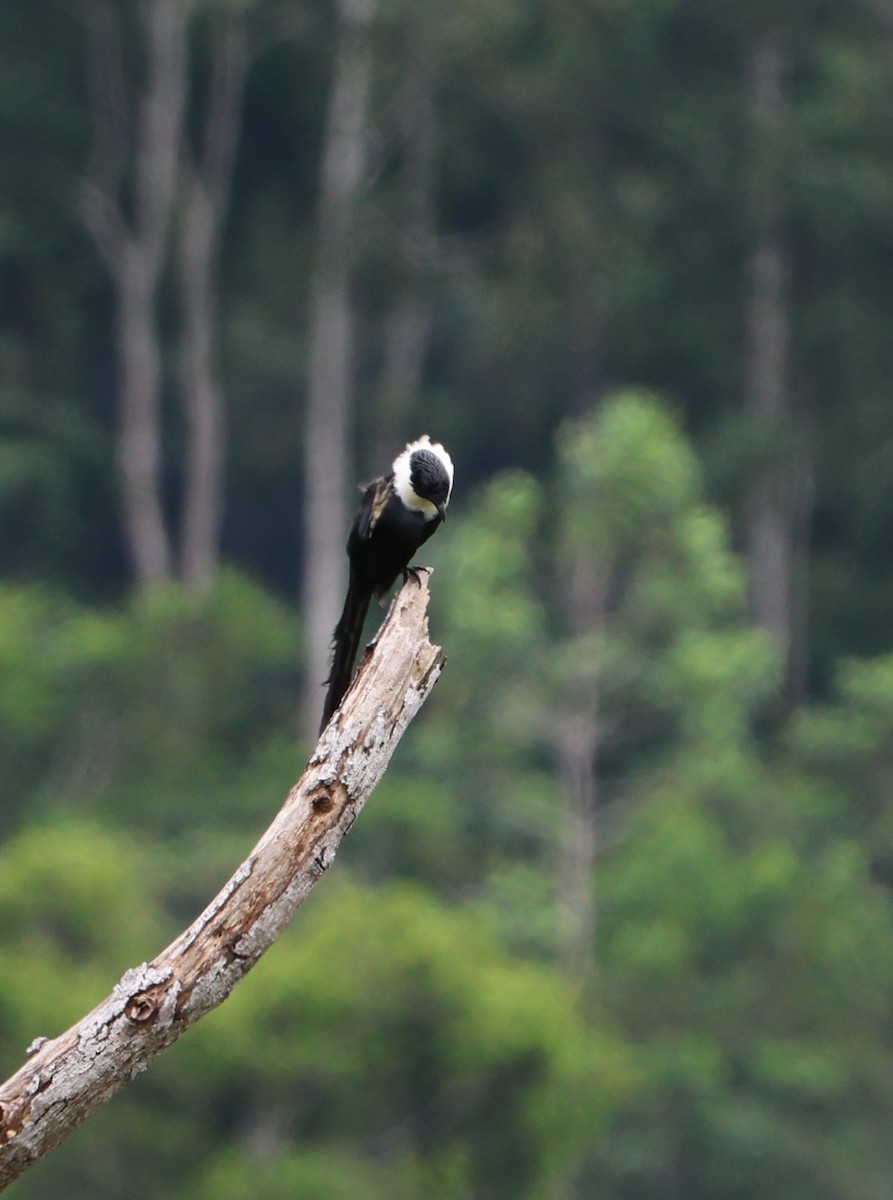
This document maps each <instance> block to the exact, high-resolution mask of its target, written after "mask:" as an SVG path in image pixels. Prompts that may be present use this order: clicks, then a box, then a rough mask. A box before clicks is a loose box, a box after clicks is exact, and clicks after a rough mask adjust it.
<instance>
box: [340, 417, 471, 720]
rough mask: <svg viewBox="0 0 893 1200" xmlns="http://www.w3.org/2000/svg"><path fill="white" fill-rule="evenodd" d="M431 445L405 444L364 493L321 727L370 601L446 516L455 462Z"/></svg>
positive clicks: (350, 663) (344, 678)
mask: <svg viewBox="0 0 893 1200" xmlns="http://www.w3.org/2000/svg"><path fill="white" fill-rule="evenodd" d="M429 446H430V442H429V441H428V439H427V438H423V439H421V440H420V441H419V442H414V443H412V444H411V445H410V446H407V448H406V451H405V452H404V453H403V454H402V455H400V456H399V457H398V458H397V460H396V461H395V462H394V470H393V471H392V472H391V473H390V474H389V475H384V476H382V478H380V479H376V480H374V481H373V482H372V483H370V484H369V486H368V487H367V488H366V490H365V492H364V493H363V499H362V501H361V503H360V508H359V511H358V512H357V515H356V517H355V518H354V522H353V525H352V526H351V529H350V535H349V536H348V539H347V557H348V559H349V561H350V582H349V585H348V588H347V597H346V599H345V601H344V609H343V611H342V613H341V619H340V620H339V622H338V624H337V625H336V626H335V634H334V637H333V654H332V670H331V672H330V674H329V678H328V691H327V692H326V699H325V705H324V707H323V715H322V724H321V726H320V731H322V729H324V728H325V727H326V725H327V724H328V723H329V718H330V717H331V716H332V713H334V711H335V709H336V708H337V707H338V705H339V704H340V703H341V700H342V698H343V696H344V693H345V692H346V691H347V688H348V686H349V684H350V680H351V676H352V674H353V667H354V662H355V660H356V656H357V650H358V649H359V645H360V638H361V637H362V635H363V625H364V624H365V621H366V613H367V611H368V609H369V601H370V600H371V599H372V597H373V596H376V597H377V598H379V599H380V598H381V597H382V596H384V594H385V593H386V592H387V591H388V589H389V588H390V587H391V585H392V584H393V583H394V582H395V580H396V579H397V577H398V575H400V574H401V573H403V572H405V571H406V569H407V567H408V566H409V563H410V560H411V559H412V557H413V555H414V554H415V553H416V551H417V550H418V548H419V547H420V546H422V545H423V544H424V543H425V542H426V541H427V540H428V538H429V537H430V536H431V534H432V533H433V532H434V530H435V529H436V528H437V527H438V525H440V524H441V523H442V522H443V520H444V516H445V513H446V506H447V503H448V501H449V496H450V489H451V487H452V463H451V462H450V458H449V455H448V454H446V452H445V451H444V450H443V447H441V446H439V445H438V446H436V447H434V448H433V449H429V448H428V447H429Z"/></svg>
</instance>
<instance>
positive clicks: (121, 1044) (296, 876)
mask: <svg viewBox="0 0 893 1200" xmlns="http://www.w3.org/2000/svg"><path fill="white" fill-rule="evenodd" d="M427 606H428V586H427V579H426V573H425V572H424V571H423V572H421V573H420V576H419V580H418V582H416V580H415V579H410V580H409V581H408V582H407V583H406V584H405V585H404V587H403V588H402V590H401V591H400V592H399V593H398V594H397V596H396V597H395V599H394V601H393V603H392V604H391V608H390V611H389V612H388V615H387V617H386V618H385V621H384V623H383V625H382V628H381V632H380V634H379V636H378V639H377V641H376V643H375V644H374V645H373V646H372V647H370V649H369V650H367V652H366V656H365V658H364V660H363V662H362V664H361V666H360V670H359V672H358V675H357V678H356V679H355V680H354V683H353V685H352V687H351V688H350V690H349V691H348V693H347V695H346V696H345V698H344V701H343V702H342V705H341V708H340V709H339V710H338V712H337V713H336V714H335V716H334V717H333V718H332V720H331V721H330V722H329V725H328V726H327V728H326V730H325V732H324V733H323V735H322V737H321V738H320V740H319V743H318V745H317V747H316V750H315V751H314V753H313V755H312V757H311V758H310V761H309V763H308V765H307V769H306V770H305V772H304V774H303V776H302V777H301V779H300V780H299V781H298V783H296V784H295V786H294V788H292V790H291V792H290V793H289V796H288V798H287V799H286V801H285V804H284V805H283V807H282V809H281V810H280V812H279V814H278V815H277V817H276V818H275V820H274V821H273V823H272V824H271V825H270V827H269V829H268V830H267V831H266V833H265V834H264V835H263V837H262V838H261V839H260V841H259V842H258V843H257V845H256V846H255V848H254V849H253V850H252V852H251V853H250V854H249V856H248V858H246V859H245V861H244V862H243V863H242V865H241V866H240V867H239V868H238V870H237V871H236V872H235V874H234V875H233V876H232V878H231V879H230V880H229V882H228V883H227V884H226V885H225V886H224V887H223V889H222V890H221V891H220V892H219V893H218V895H217V896H216V897H215V899H214V900H212V901H211V903H210V904H209V905H208V907H207V908H206V909H205V911H204V912H203V913H202V914H201V916H200V917H199V918H198V919H197V920H196V921H195V922H193V924H192V925H191V926H190V927H189V928H188V929H187V930H185V931H184V932H183V933H182V934H180V936H179V937H178V938H176V940H175V941H173V942H172V943H171V944H170V945H169V946H168V947H167V948H166V949H165V950H163V951H162V952H161V953H160V954H159V955H158V956H157V957H156V958H155V959H153V960H152V962H149V963H143V964H142V965H141V966H138V967H134V968H132V969H131V970H129V971H126V972H125V973H124V975H123V977H122V978H121V979H120V981H119V982H118V983H117V984H116V985H115V987H114V990H113V991H112V993H111V995H110V996H108V997H107V998H106V999H105V1000H104V1001H103V1002H102V1003H101V1004H100V1005H98V1007H96V1008H95V1009H94V1010H93V1011H92V1012H91V1013H89V1014H88V1015H87V1016H85V1017H84V1018H83V1019H82V1020H81V1021H79V1022H78V1023H77V1024H76V1025H74V1026H72V1028H71V1029H69V1030H68V1031H67V1032H66V1033H63V1034H62V1035H61V1036H60V1037H57V1038H54V1039H53V1040H52V1041H46V1040H44V1039H36V1041H35V1042H34V1043H32V1047H31V1048H29V1053H31V1051H32V1050H33V1051H34V1052H33V1053H31V1057H30V1058H29V1059H28V1061H27V1062H26V1063H25V1065H24V1066H23V1067H22V1068H21V1069H20V1070H19V1071H18V1072H17V1073H16V1074H15V1075H13V1076H12V1078H11V1079H9V1080H8V1081H7V1082H6V1083H5V1084H3V1085H2V1087H0V1190H2V1189H3V1188H5V1187H6V1186H7V1185H8V1184H10V1183H12V1181H13V1180H14V1179H16V1178H18V1176H19V1175H20V1174H21V1173H22V1172H23V1171H24V1170H25V1169H26V1168H27V1167H29V1166H30V1165H31V1164H32V1163H34V1162H37V1161H38V1160H39V1159H41V1158H43V1157H44V1155H46V1154H47V1153H48V1152H49V1151H50V1150H51V1149H52V1148H53V1147H54V1146H56V1145H57V1144H58V1143H59V1142H61V1141H62V1139H63V1138H65V1137H66V1136H67V1135H68V1134H69V1133H71V1131H72V1130H73V1129H75V1127H76V1126H78V1125H79V1124H81V1122H82V1121H84V1120H86V1118H87V1117H89V1116H90V1115H91V1114H92V1113H93V1112H94V1111H96V1109H98V1108H99V1107H101V1105H103V1104H104V1103H105V1102H106V1100H108V1099H109V1098H110V1097H111V1096H112V1095H113V1094H114V1093H115V1092H117V1091H118V1090H119V1089H120V1088H122V1087H123V1086H124V1085H125V1084H126V1083H127V1082H128V1081H129V1080H130V1079H132V1078H133V1077H134V1076H135V1075H138V1074H139V1073H140V1072H141V1071H144V1070H145V1069H146V1067H147V1066H148V1065H149V1063H150V1062H151V1060H152V1059H153V1058H154V1057H155V1056H156V1055H157V1054H159V1053H160V1052H161V1051H162V1050H164V1049H165V1048H166V1047H167V1046H169V1045H170V1044H171V1043H172V1042H174V1041H175V1040H176V1039H177V1038H178V1037H179V1036H180V1034H181V1033H182V1032H183V1031H184V1030H185V1029H188V1028H189V1026H190V1025H192V1024H194V1022H195V1021H197V1020H198V1019H199V1018H200V1017H202V1016H204V1015H205V1013H207V1012H210V1011H211V1009H213V1008H215V1007H216V1006H217V1005H218V1004H220V1003H221V1002H222V1001H223V1000H225V999H226V997H227V996H228V995H229V993H230V992H231V991H232V989H233V988H234V987H235V985H236V984H237V983H238V982H239V980H240V979H241V978H242V977H243V975H245V974H246V973H247V972H248V971H249V970H250V969H251V967H253V966H254V964H255V963H256V962H257V961H258V959H259V958H260V956H261V955H262V954H263V953H264V951H265V950H267V949H268V947H269V946H270V945H272V943H273V942H274V941H275V940H276V938H277V937H278V936H279V934H280V933H281V932H282V930H283V929H284V928H285V926H286V925H287V924H288V922H289V920H290V919H291V917H292V915H293V913H294V911H295V909H296V908H297V907H298V905H299V904H300V903H301V902H302V901H303V900H304V898H305V897H306V896H307V895H308V893H309V892H310V890H311V889H312V887H313V886H314V884H315V883H316V882H317V880H318V879H319V878H320V877H321V876H322V875H323V874H324V872H325V871H326V869H327V868H328V867H329V866H330V865H331V863H332V861H333V859H334V857H335V854H336V851H337V849H338V847H339V845H340V844H341V839H342V838H343V837H344V835H345V834H346V833H347V831H348V830H349V829H350V827H351V825H352V824H353V822H354V821H355V820H356V817H357V815H358V813H359V812H360V810H361V809H362V808H363V805H364V804H365V802H366V800H367V798H368V796H369V794H370V793H371V792H372V790H373V788H374V787H375V786H376V784H377V783H378V781H379V780H380V779H381V777H382V775H383V774H384V771H385V769H386V767H387V765H388V762H389V760H390V757H391V755H392V753H393V751H394V749H395V747H396V745H397V743H398V742H399V741H400V738H401V737H402V735H403V732H404V730H405V729H406V727H407V725H408V724H409V722H410V721H411V720H412V718H413V717H414V716H415V714H416V713H417V712H418V710H419V708H420V707H421V705H422V704H423V703H424V701H425V699H426V698H427V696H428V693H429V691H430V690H431V688H432V687H433V685H434V684H435V683H436V681H437V679H438V677H439V675H440V672H441V670H442V669H443V662H444V659H443V655H442V653H441V650H440V647H439V646H434V645H432V644H431V642H430V641H429V640H428V627H427V617H426V610H427Z"/></svg>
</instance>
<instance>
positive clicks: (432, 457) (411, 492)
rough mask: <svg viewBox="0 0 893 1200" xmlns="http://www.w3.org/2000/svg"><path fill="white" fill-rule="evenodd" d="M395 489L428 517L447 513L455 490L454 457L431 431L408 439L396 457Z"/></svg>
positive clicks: (408, 502)
mask: <svg viewBox="0 0 893 1200" xmlns="http://www.w3.org/2000/svg"><path fill="white" fill-rule="evenodd" d="M393 470H394V490H395V491H396V493H397V495H398V496H399V497H400V499H401V500H402V501H403V503H404V504H405V505H406V507H407V508H411V509H414V510H415V511H416V512H420V513H421V514H422V516H423V517H424V518H425V520H426V521H431V520H433V519H434V518H435V517H437V516H439V517H440V518H441V520H442V519H443V518H444V517H445V515H446V507H447V505H448V504H449V502H450V492H451V491H452V490H453V460H452V459H451V458H450V456H449V454H448V453H447V451H446V450H444V448H443V446H442V445H441V444H440V442H432V441H431V439H430V437H429V436H428V435H427V433H425V434H423V435H422V436H421V437H420V438H419V440H418V441H417V442H408V443H407V446H406V449H405V450H404V451H403V453H402V454H398V455H397V457H396V458H395V459H394V467H393Z"/></svg>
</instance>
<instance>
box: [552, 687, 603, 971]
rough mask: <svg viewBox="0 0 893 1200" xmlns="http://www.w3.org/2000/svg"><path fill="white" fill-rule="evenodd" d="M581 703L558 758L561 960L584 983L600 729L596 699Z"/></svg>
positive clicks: (558, 744)
mask: <svg viewBox="0 0 893 1200" xmlns="http://www.w3.org/2000/svg"><path fill="white" fill-rule="evenodd" d="M580 701H581V708H580V709H578V710H576V711H573V712H569V713H567V714H566V716H565V719H564V721H563V722H562V724H561V727H560V729H558V731H557V734H556V737H555V741H554V753H555V758H556V762H557V766H558V776H559V779H560V780H561V786H562V789H563V791H564V806H565V807H564V819H563V822H562V838H561V862H560V869H559V875H558V899H559V939H560V946H561V956H562V962H563V965H564V968H565V970H566V971H567V973H568V975H570V976H571V977H572V978H574V979H577V980H585V979H586V978H587V977H588V976H589V975H590V973H591V971H592V966H593V963H594V950H595V861H596V854H597V852H598V832H597V829H598V827H597V814H598V794H597V782H596V775H595V756H596V751H597V749H598V725H597V722H596V719H595V711H594V704H593V703H592V698H591V697H587V698H585V699H584V698H583V697H581V698H580Z"/></svg>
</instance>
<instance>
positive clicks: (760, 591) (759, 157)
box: [746, 33, 809, 691]
mask: <svg viewBox="0 0 893 1200" xmlns="http://www.w3.org/2000/svg"><path fill="white" fill-rule="evenodd" d="M786 69H787V64H786V59H785V54H784V50H783V46H782V43H781V39H780V38H779V37H778V36H777V35H776V34H771V33H770V34H764V35H762V36H761V37H760V38H759V39H758V40H757V41H756V42H755V44H754V47H753V50H752V54H751V61H750V81H749V88H750V108H751V124H752V138H753V154H752V160H751V176H750V181H749V184H750V219H751V238H752V241H751V252H750V259H749V262H748V292H749V298H748V312H747V334H748V348H747V364H746V370H747V379H746V404H747V407H748V410H749V413H750V415H751V418H752V421H753V423H754V427H755V429H756V433H757V440H758V445H759V447H760V457H759V461H758V462H757V464H756V466H755V470H754V474H753V479H752V483H751V488H750V493H749V496H748V512H747V517H748V556H749V564H750V590H751V600H752V607H753V616H754V620H755V621H756V623H757V624H758V625H759V626H761V627H762V628H763V629H765V630H766V631H767V633H768V634H769V636H770V637H771V638H772V640H773V641H774V643H775V644H776V646H777V648H778V650H779V653H780V654H781V655H782V656H783V659H784V661H785V663H786V666H787V670H788V684H789V687H792V688H793V690H794V691H799V690H800V684H801V683H802V681H798V680H796V679H795V678H794V676H795V675H796V674H798V673H799V670H798V668H797V666H796V660H797V659H799V658H800V655H798V654H797V653H796V644H797V643H798V642H799V640H800V637H801V634H802V629H801V628H800V625H801V623H802V621H803V619H804V614H803V613H802V604H803V600H802V596H801V595H800V588H801V586H802V579H801V576H802V572H801V571H800V570H799V568H798V560H799V558H800V557H801V556H802V552H803V548H804V543H805V538H806V526H807V524H808V508H809V502H808V488H807V486H806V470H805V465H804V461H803V457H802V450H801V448H800V447H798V445H797V444H796V442H795V436H794V421H793V411H792V399H791V392H790V386H789V381H788V358H789V344H790V319H789V299H788V276H789V261H788V252H787V247H786V244H785V240H784V234H783V230H782V218H781V211H780V207H781V206H780V185H779V173H780V166H781V163H780V156H781V153H782V145H781V142H782V134H783V126H784V122H785V119H786V109H787V101H786V98H785V91H784V82H785V74H786Z"/></svg>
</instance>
